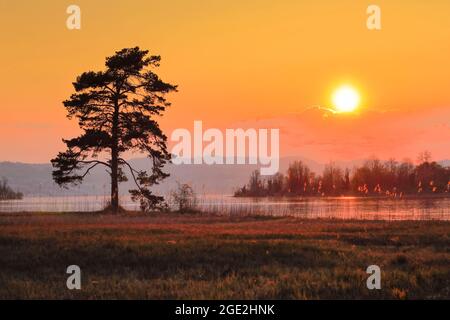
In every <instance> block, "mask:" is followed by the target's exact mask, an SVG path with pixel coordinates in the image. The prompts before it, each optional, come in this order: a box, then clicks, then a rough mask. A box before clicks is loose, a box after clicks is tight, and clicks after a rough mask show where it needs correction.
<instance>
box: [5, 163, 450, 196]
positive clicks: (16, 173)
mask: <svg viewBox="0 0 450 320" xmlns="http://www.w3.org/2000/svg"><path fill="white" fill-rule="evenodd" d="M295 160H301V161H303V162H304V163H305V164H306V165H308V167H309V168H310V169H311V170H312V171H314V172H317V173H321V172H322V170H323V168H324V166H325V165H324V164H322V163H319V162H316V161H313V160H309V159H300V158H297V157H285V158H282V159H281V160H280V172H282V173H285V172H286V170H287V168H288V166H289V164H290V163H292V162H293V161H295ZM363 162H364V160H363V159H361V160H356V161H351V162H344V161H337V162H335V164H336V165H337V166H340V167H342V168H346V167H348V168H353V167H354V166H357V165H360V164H362V163H363ZM130 163H131V164H132V165H133V166H135V167H136V168H138V169H145V168H147V169H148V168H149V166H150V162H149V160H148V159H143V158H138V159H132V160H130ZM439 163H440V164H442V165H444V166H450V160H443V161H440V162H439ZM257 168H258V166H257V165H179V166H176V165H168V166H167V167H166V170H167V172H169V173H170V175H171V176H170V177H169V178H168V179H166V180H165V181H164V182H163V183H162V184H161V185H159V186H156V187H155V190H156V191H158V192H160V193H167V192H168V191H170V190H172V189H174V188H175V186H176V182H177V181H179V182H182V183H190V184H191V185H192V186H193V187H194V189H195V191H196V192H197V193H200V194H232V193H233V192H234V190H235V189H236V188H238V187H240V186H243V185H244V184H245V183H247V182H248V178H249V176H250V173H251V172H252V171H253V170H255V169H257ZM51 172H52V167H51V164H26V163H19V162H16V163H13V162H0V177H5V178H7V179H8V181H9V182H8V184H9V185H10V186H11V188H12V189H14V190H16V191H20V192H22V193H23V194H24V195H25V196H37V195H40V196H62V195H102V194H108V193H109V177H108V173H107V172H106V171H105V169H104V168H101V167H97V168H95V169H94V170H92V172H91V174H90V175H88V176H87V177H86V179H85V181H84V182H83V184H82V185H80V186H78V187H71V188H70V189H64V188H60V187H59V186H58V185H56V184H55V183H54V182H53V180H52V176H51ZM131 188H134V186H133V183H132V182H131V181H128V182H126V183H122V184H120V191H121V193H122V194H127V193H128V190H129V189H131Z"/></svg>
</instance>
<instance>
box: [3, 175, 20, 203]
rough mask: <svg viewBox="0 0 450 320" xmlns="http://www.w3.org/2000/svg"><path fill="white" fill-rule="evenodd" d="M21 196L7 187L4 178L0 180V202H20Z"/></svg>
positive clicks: (6, 181)
mask: <svg viewBox="0 0 450 320" xmlns="http://www.w3.org/2000/svg"><path fill="white" fill-rule="evenodd" d="M22 199H23V194H22V193H21V192H18V191H14V190H13V189H12V188H11V187H10V186H9V185H8V180H7V179H6V178H2V179H0V201H2V200H22Z"/></svg>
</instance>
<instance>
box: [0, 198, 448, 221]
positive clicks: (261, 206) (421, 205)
mask: <svg viewBox="0 0 450 320" xmlns="http://www.w3.org/2000/svg"><path fill="white" fill-rule="evenodd" d="M107 203H108V197H107V196H84V197H30V198H25V199H23V200H14V201H1V202H0V212H32V211H39V212H87V211H96V210H101V209H102V208H104V207H105V206H106V205H107ZM121 204H122V206H123V207H125V208H126V209H129V210H139V206H138V204H136V203H133V202H132V201H131V199H130V198H129V197H127V196H124V197H122V198H121ZM197 205H198V207H199V208H200V209H201V210H203V211H207V212H213V213H218V214H226V215H271V216H294V217H299V218H336V219H366V220H373V219H383V220H450V198H439V199H430V198H417V199H380V198H355V197H338V198H233V197H231V196H216V195H203V196H200V197H199V199H198V202H197Z"/></svg>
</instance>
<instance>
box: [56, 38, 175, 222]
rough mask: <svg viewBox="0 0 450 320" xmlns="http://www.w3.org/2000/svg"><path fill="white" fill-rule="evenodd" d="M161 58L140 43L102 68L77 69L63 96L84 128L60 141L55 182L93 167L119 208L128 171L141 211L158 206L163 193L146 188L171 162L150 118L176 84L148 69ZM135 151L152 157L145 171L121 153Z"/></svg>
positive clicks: (73, 179) (75, 179)
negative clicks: (105, 177)
mask: <svg viewBox="0 0 450 320" xmlns="http://www.w3.org/2000/svg"><path fill="white" fill-rule="evenodd" d="M160 60H161V57H160V56H154V55H149V52H148V51H147V50H140V49H139V47H135V48H126V49H122V50H120V51H118V52H116V53H115V55H113V56H111V57H108V58H106V63H105V65H106V70H105V71H99V72H93V71H88V72H84V73H83V74H81V75H80V76H79V77H78V78H77V79H76V82H74V83H73V87H74V89H75V93H74V94H72V95H71V97H70V98H69V99H68V100H66V101H64V107H65V108H66V109H67V112H68V115H67V117H68V118H69V119H72V118H76V119H77V120H78V124H79V126H80V128H81V129H82V130H83V133H82V134H81V135H80V136H79V137H76V138H73V139H70V140H64V139H63V142H64V143H65V144H66V145H67V150H66V151H65V152H60V153H59V154H58V155H57V157H56V158H55V159H53V160H51V162H52V165H53V168H54V170H53V179H54V181H55V182H56V183H57V184H59V185H60V186H67V185H70V184H72V185H76V184H80V183H81V182H82V181H83V179H84V178H85V177H86V176H87V175H88V174H89V172H90V171H91V170H92V169H93V168H95V167H96V166H104V167H106V168H107V170H108V171H109V173H110V176H111V210H112V211H113V212H114V213H116V212H118V210H119V182H122V181H127V180H128V178H127V173H129V175H131V177H132V179H133V181H134V182H135V184H136V189H133V190H129V191H130V194H131V196H132V199H133V200H134V201H140V204H141V207H142V209H144V210H153V209H158V208H161V207H162V206H163V204H164V198H163V197H160V196H156V195H154V194H152V192H151V191H150V189H149V188H150V187H151V186H152V185H154V184H158V183H159V182H160V181H161V180H163V179H164V178H166V177H168V174H167V173H165V172H163V167H164V165H165V164H166V163H167V162H168V161H170V154H169V153H168V151H167V137H166V136H165V135H164V133H163V132H162V131H161V129H160V127H159V124H158V122H157V121H156V120H155V119H154V118H155V117H156V116H161V115H162V113H163V112H164V111H165V109H166V107H168V106H170V103H169V102H168V101H167V100H166V98H165V96H166V94H167V93H169V92H172V91H177V86H175V85H172V84H169V83H166V82H164V81H162V80H161V79H160V78H159V77H158V75H157V74H156V73H154V72H153V71H152V69H154V68H157V67H159V63H160ZM126 151H138V152H140V153H144V154H146V155H147V156H148V157H149V158H150V159H151V163H152V166H151V170H149V172H147V171H143V170H136V169H135V168H133V167H132V166H131V165H130V163H129V162H127V161H126V160H125V159H124V158H123V157H122V155H123V153H125V152H126Z"/></svg>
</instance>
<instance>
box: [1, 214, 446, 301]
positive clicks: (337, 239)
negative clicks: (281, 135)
mask: <svg viewBox="0 0 450 320" xmlns="http://www.w3.org/2000/svg"><path fill="white" fill-rule="evenodd" d="M71 264H76V265H79V266H80V267H81V269H82V286H83V287H82V290H81V291H69V290H67V288H66V279H67V276H68V275H67V274H66V273H65V270H66V268H67V266H68V265H71ZM371 264H377V265H379V266H380V267H381V269H382V272H383V273H382V290H375V291H370V290H368V289H367V288H366V278H367V276H368V275H367V274H366V273H365V269H366V267H367V266H369V265H371ZM0 298H6V299H11V298H21V299H40V298H52V299H61V298H69V299H72V298H75V299H77V298H87V299H106V298H124V299H147V298H150V299H181V298H184V299H232V298H233V299H316V298H319V299H329V298H339V299H353V298H362V299H365V298H375V299H377V298H389V299H408V298H409V299H415V298H427V299H433V298H445V299H448V298H450V223H449V222H412V221H411V222H383V221H368V222H364V221H342V220H300V219H294V218H258V217H237V218H230V217H219V216H194V215H186V216H185V215H159V216H151V217H150V216H139V215H134V216H124V215H122V216H110V215H98V214H97V215H94V214H1V215H0Z"/></svg>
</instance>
